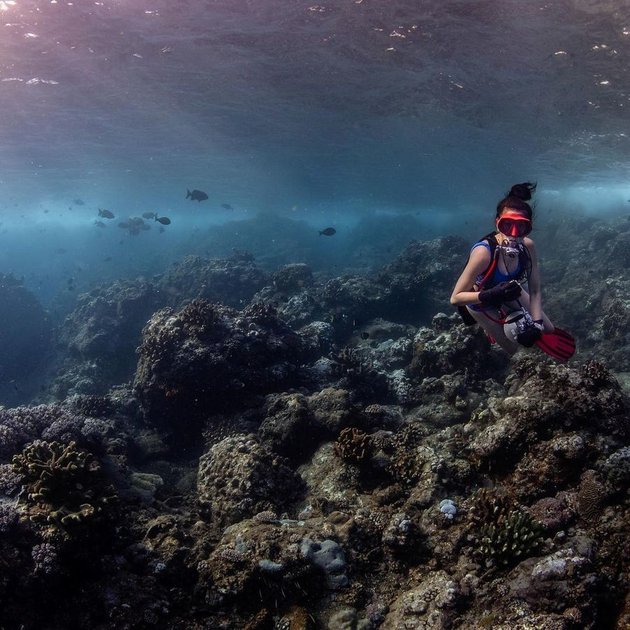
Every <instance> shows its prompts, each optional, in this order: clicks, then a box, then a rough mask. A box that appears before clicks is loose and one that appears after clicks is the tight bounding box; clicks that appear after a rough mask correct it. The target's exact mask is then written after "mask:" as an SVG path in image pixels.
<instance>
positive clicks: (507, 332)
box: [451, 182, 575, 361]
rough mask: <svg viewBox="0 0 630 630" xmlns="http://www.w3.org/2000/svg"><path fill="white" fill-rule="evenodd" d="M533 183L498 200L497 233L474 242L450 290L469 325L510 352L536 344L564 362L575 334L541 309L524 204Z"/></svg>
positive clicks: (528, 208) (527, 208)
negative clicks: (570, 332) (552, 321)
mask: <svg viewBox="0 0 630 630" xmlns="http://www.w3.org/2000/svg"><path fill="white" fill-rule="evenodd" d="M535 190H536V184H532V183H530V182H524V183H522V184H515V185H514V186H512V188H511V190H510V192H509V193H508V194H507V195H506V197H504V198H503V199H502V200H501V201H500V202H499V203H498V205H497V213H496V219H495V225H496V232H492V233H491V234H488V235H486V236H484V237H483V238H481V239H480V240H479V241H477V242H476V243H475V244H474V245H473V247H472V249H471V251H470V256H469V257H468V262H467V263H466V267H465V268H464V271H462V273H461V275H460V277H459V280H457V283H456V285H455V288H454V289H453V293H452V295H451V304H453V305H455V306H457V307H458V310H459V311H460V313H461V315H462V317H463V319H464V321H465V322H466V323H467V324H470V325H472V324H475V323H478V324H479V325H480V326H481V327H482V328H483V329H484V330H485V331H486V333H487V335H488V337H489V338H490V339H491V341H492V340H494V341H496V343H498V344H499V346H501V348H503V349H504V350H505V351H506V352H508V353H509V354H514V353H515V352H516V351H517V350H518V349H519V346H526V347H531V346H533V345H534V344H536V345H537V346H538V347H540V348H541V349H542V350H543V351H545V352H547V353H548V354H550V355H551V356H554V357H555V358H557V359H559V360H562V361H565V360H567V359H568V358H569V357H570V356H572V354H573V352H574V350H575V343H574V341H573V338H572V337H571V336H570V335H569V334H568V333H565V332H564V331H562V330H560V329H558V328H555V327H554V325H553V324H552V323H551V321H550V319H549V318H548V317H547V316H546V315H545V313H544V312H543V310H542V295H541V290H540V270H539V267H538V257H537V255H536V248H535V246H534V241H532V239H531V238H529V237H528V236H527V235H528V234H529V233H530V232H531V231H532V214H533V213H532V209H531V206H530V205H529V204H528V203H527V202H528V201H529V200H530V199H531V198H532V193H533V192H534V191H535Z"/></svg>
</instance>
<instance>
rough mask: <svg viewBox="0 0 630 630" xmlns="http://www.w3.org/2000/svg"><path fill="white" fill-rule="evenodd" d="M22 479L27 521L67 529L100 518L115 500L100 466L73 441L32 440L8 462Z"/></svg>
mask: <svg viewBox="0 0 630 630" xmlns="http://www.w3.org/2000/svg"><path fill="white" fill-rule="evenodd" d="M12 466H13V470H14V471H15V472H16V473H17V474H19V475H21V476H22V483H23V484H24V488H25V490H26V493H25V496H23V497H21V498H20V502H21V503H23V504H25V506H26V512H27V514H28V517H29V519H30V520H31V521H33V522H37V523H47V524H51V525H53V526H55V527H58V528H68V527H71V526H72V525H76V524H81V523H83V522H86V521H95V520H99V519H102V518H103V517H104V516H105V515H106V514H107V513H108V511H110V510H111V507H112V505H113V504H114V502H115V501H116V495H115V492H114V489H113V488H112V487H111V486H108V485H106V483H105V480H104V477H103V474H102V472H101V467H100V464H99V463H98V462H97V461H96V459H95V458H94V457H93V455H92V454H91V453H89V452H88V451H84V450H80V449H78V448H77V445H76V443H75V442H70V444H62V443H60V442H44V441H41V440H36V441H35V442H33V443H32V444H30V445H29V446H27V447H26V448H25V449H24V451H23V452H22V453H21V454H20V455H15V456H14V457H13V460H12Z"/></svg>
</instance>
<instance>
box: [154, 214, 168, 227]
mask: <svg viewBox="0 0 630 630" xmlns="http://www.w3.org/2000/svg"><path fill="white" fill-rule="evenodd" d="M155 220H156V221H157V222H158V223H161V224H162V225H170V224H171V220H170V219H169V218H168V217H158V216H157V215H155Z"/></svg>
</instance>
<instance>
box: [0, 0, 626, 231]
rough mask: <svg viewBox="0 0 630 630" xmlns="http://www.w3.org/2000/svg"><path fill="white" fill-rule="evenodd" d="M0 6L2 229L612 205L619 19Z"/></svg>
mask: <svg viewBox="0 0 630 630" xmlns="http://www.w3.org/2000/svg"><path fill="white" fill-rule="evenodd" d="M0 6H1V8H2V10H1V11H0V18H1V20H2V38H1V40H0V53H1V60H0V72H1V79H0V80H1V86H0V87H1V91H0V106H1V107H2V112H3V123H2V137H1V139H2V153H1V155H0V160H1V161H0V177H1V180H0V184H1V186H2V188H1V189H0V191H1V192H2V198H3V214H5V215H6V214H9V215H11V216H13V215H15V214H18V215H19V214H20V213H30V212H34V211H36V208H37V207H38V204H40V203H44V204H53V205H55V206H58V207H60V208H61V209H63V210H65V208H66V206H67V202H68V201H69V200H71V199H73V198H75V197H80V198H83V199H85V201H86V202H88V201H89V202H90V203H91V204H92V205H94V204H102V205H105V206H106V205H107V204H109V205H114V206H122V205H127V206H129V205H133V204H140V205H147V206H149V207H150V206H152V205H155V204H158V205H159V206H160V207H164V206H167V207H175V206H176V205H177V207H178V209H179V206H183V205H184V204H181V203H180V201H181V193H182V190H184V192H185V188H186V187H195V186H196V187H199V188H203V187H204V186H205V188H206V189H208V192H209V193H210V194H211V199H212V200H213V201H217V202H219V203H222V202H223V201H224V200H227V201H229V202H230V203H232V205H235V206H238V207H241V208H247V209H248V210H251V211H259V210H265V211H279V210H288V209H290V208H292V207H293V206H298V207H304V206H313V207H320V206H323V207H329V208H334V209H338V210H339V211H341V212H343V211H344V210H345V209H348V210H350V211H352V212H361V211H362V210H368V209H382V208H387V209H397V210H408V209H411V208H413V209H417V208H419V209H421V210H422V209H428V208H435V209H438V210H447V209H448V210H460V209H465V210H469V209H471V208H478V207H479V206H481V205H482V204H483V203H491V202H492V201H493V200H494V199H495V198H496V197H497V195H499V194H500V193H501V192H503V191H504V189H505V188H506V186H508V185H509V183H510V182H512V181H519V180H524V179H537V180H540V182H541V184H542V186H543V187H544V189H545V190H546V191H559V192H560V193H564V192H566V191H568V190H572V189H575V188H579V189H584V190H596V191H598V192H597V194H596V195H595V199H594V198H593V197H591V196H590V195H589V196H587V197H586V201H587V202H588V204H590V203H592V202H593V201H596V200H597V198H601V199H602V201H603V202H604V203H606V202H609V201H619V202H620V201H625V200H626V199H627V198H628V197H629V196H630V195H629V193H630V187H629V186H628V182H627V181H626V180H627V177H628V173H629V162H628V160H629V158H628V148H629V145H630V139H629V137H628V133H630V131H629V130H628V113H627V111H628V107H630V78H629V77H628V72H627V66H628V55H629V54H630V7H629V6H628V3H627V2H624V1H622V0H619V1H618V2H608V1H599V0H598V1H595V0H591V1H589V0H563V1H554V2H535V1H531V0H526V1H522V0H519V1H517V0H503V1H498V0H490V1H480V2H464V1H459V0H458V1H450V0H446V1H443V2H417V1H408V2H400V1H390V2H376V1H374V0H361V1H358V0H354V1H353V0H348V1H342V0H337V1H334V2H329V3H328V2H327V3H324V4H313V3H311V2H310V1H300V0H297V1H291V2H289V1H282V0H275V1H274V0H266V1H261V2H248V1H244V0H216V1H206V2H204V1H192V0H191V1H186V0H183V1H179V2H167V1H160V0H158V1H152V2H142V1H137V2H131V1H124V0H122V1H120V0H116V1H114V0H112V1H107V0H104V1H103V2H66V1H61V0H59V1H56V2H55V1H54V0H53V1H29V0H9V1H6V0H5V1H4V2H3V3H2V5H0ZM11 202H13V203H11ZM15 203H18V204H19V207H20V211H19V212H18V211H17V210H16V209H15V207H14V204H15ZM68 218H69V217H68Z"/></svg>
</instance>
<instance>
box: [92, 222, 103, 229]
mask: <svg viewBox="0 0 630 630" xmlns="http://www.w3.org/2000/svg"><path fill="white" fill-rule="evenodd" d="M94 225H96V226H97V227H100V228H104V227H106V226H105V224H104V223H103V222H102V221H94Z"/></svg>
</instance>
